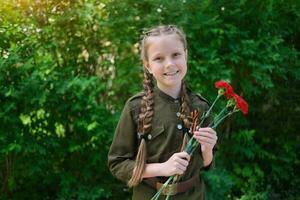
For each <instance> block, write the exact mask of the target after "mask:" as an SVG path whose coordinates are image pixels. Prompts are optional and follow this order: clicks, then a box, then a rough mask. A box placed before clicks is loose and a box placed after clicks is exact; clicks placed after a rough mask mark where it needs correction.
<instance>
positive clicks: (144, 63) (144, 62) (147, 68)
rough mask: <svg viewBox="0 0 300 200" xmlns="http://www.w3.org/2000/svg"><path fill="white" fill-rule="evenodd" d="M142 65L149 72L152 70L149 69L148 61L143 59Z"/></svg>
mask: <svg viewBox="0 0 300 200" xmlns="http://www.w3.org/2000/svg"><path fill="white" fill-rule="evenodd" d="M143 65H144V68H145V70H147V71H148V72H149V73H150V74H152V70H151V67H150V66H149V63H148V61H146V60H143Z"/></svg>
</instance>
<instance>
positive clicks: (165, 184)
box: [151, 176, 174, 200]
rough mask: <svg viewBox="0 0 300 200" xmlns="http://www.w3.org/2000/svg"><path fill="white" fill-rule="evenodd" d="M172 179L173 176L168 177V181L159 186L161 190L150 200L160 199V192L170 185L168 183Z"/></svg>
mask: <svg viewBox="0 0 300 200" xmlns="http://www.w3.org/2000/svg"><path fill="white" fill-rule="evenodd" d="M173 178H174V176H170V177H169V178H168V180H167V181H166V182H165V183H164V184H163V185H162V186H161V188H160V189H159V190H158V192H157V193H156V194H155V195H154V196H153V197H152V198H151V200H158V198H159V197H160V194H161V193H162V191H163V190H164V189H165V188H166V187H167V185H168V184H169V183H170V181H171V180H172V179H173Z"/></svg>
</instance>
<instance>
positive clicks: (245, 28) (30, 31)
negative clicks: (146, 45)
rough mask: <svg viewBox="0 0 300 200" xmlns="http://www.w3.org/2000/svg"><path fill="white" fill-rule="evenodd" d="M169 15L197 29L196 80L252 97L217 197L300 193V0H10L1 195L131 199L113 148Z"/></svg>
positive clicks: (233, 124)
mask: <svg viewBox="0 0 300 200" xmlns="http://www.w3.org/2000/svg"><path fill="white" fill-rule="evenodd" d="M158 24H176V25H178V26H180V27H182V29H183V30H184V31H185V33H186V35H187V40H188V50H189V61H188V62H189V63H188V65H189V69H188V76H187V79H188V82H189V85H190V87H191V88H192V89H193V90H194V91H197V92H199V93H201V94H202V95H203V96H205V97H206V98H207V99H208V100H210V101H212V100H213V99H214V97H215V96H216V90H215V89H214V82H215V81H216V80H219V79H223V80H226V81H230V82H231V83H232V85H233V86H234V88H235V90H236V91H237V92H238V93H239V94H240V95H242V96H243V97H244V98H245V99H247V100H248V102H249V104H250V113H249V114H248V115H247V116H246V117H243V116H242V115H241V114H236V115H235V116H233V117H232V118H230V119H229V120H227V121H225V123H223V125H222V126H221V127H220V128H219V130H218V133H219V141H218V143H219V144H218V149H217V152H216V168H215V169H214V170H212V171H210V172H205V173H202V176H204V177H205V179H206V182H207V191H208V192H207V193H208V199H209V200H219V199H241V200H252V199H255V200H260V199H271V200H273V199H274V200H277V199H278V200H282V199H284V200H296V199H300V195H299V191H300V170H299V169H300V163H299V152H300V145H299V144H300V139H299V130H300V129H299V128H300V117H299V116H300V90H299V88H300V55H299V53H300V3H299V1H298V0H285V1H283V0H263V1H259V0H233V1H228V0H220V1H212V0H170V1H166V0H148V1H137V0H101V1H96V0H77V1H72V0H1V3H0V199H103V200H105V199H111V200H117V199H130V192H131V190H130V189H128V188H127V187H126V185H125V184H123V183H121V182H119V181H117V180H115V179H114V178H113V177H112V175H111V174H110V172H109V171H108V168H107V152H108V149H109V146H110V143H111V140H112V136H113V134H114V128H115V126H116V123H117V121H118V118H119V116H120V112H121V111H122V108H123V105H124V102H125V101H126V99H128V98H129V97H130V96H132V95H133V94H135V93H136V92H138V91H140V90H141V89H142V84H141V80H142V65H141V62H140V60H139V53H138V52H139V40H140V34H141V33H142V30H143V28H145V27H151V26H155V25H158Z"/></svg>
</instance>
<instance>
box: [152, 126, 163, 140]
mask: <svg viewBox="0 0 300 200" xmlns="http://www.w3.org/2000/svg"><path fill="white" fill-rule="evenodd" d="M164 130H165V129H164V127H163V126H157V127H155V128H154V129H152V130H151V131H150V133H149V134H148V141H149V142H150V143H151V141H152V140H155V139H156V138H157V137H159V135H161V134H162V133H163V132H164Z"/></svg>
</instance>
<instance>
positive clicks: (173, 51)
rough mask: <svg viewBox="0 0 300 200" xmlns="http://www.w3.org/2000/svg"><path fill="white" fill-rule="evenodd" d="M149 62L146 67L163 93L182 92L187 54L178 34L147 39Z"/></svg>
mask: <svg viewBox="0 0 300 200" xmlns="http://www.w3.org/2000/svg"><path fill="white" fill-rule="evenodd" d="M147 44H148V47H147V51H146V52H147V58H148V59H147V60H144V66H145V67H146V68H147V69H148V71H149V72H150V73H151V74H152V75H153V76H154V78H155V79H156V81H157V86H158V87H159V88H160V89H161V90H163V91H180V88H181V81H182V79H183V78H184V76H185V74H186V72H187V52H186V50H185V49H184V46H183V43H182V42H181V40H180V39H179V36H178V35H177V34H172V35H161V36H150V37H149V38H147Z"/></svg>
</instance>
